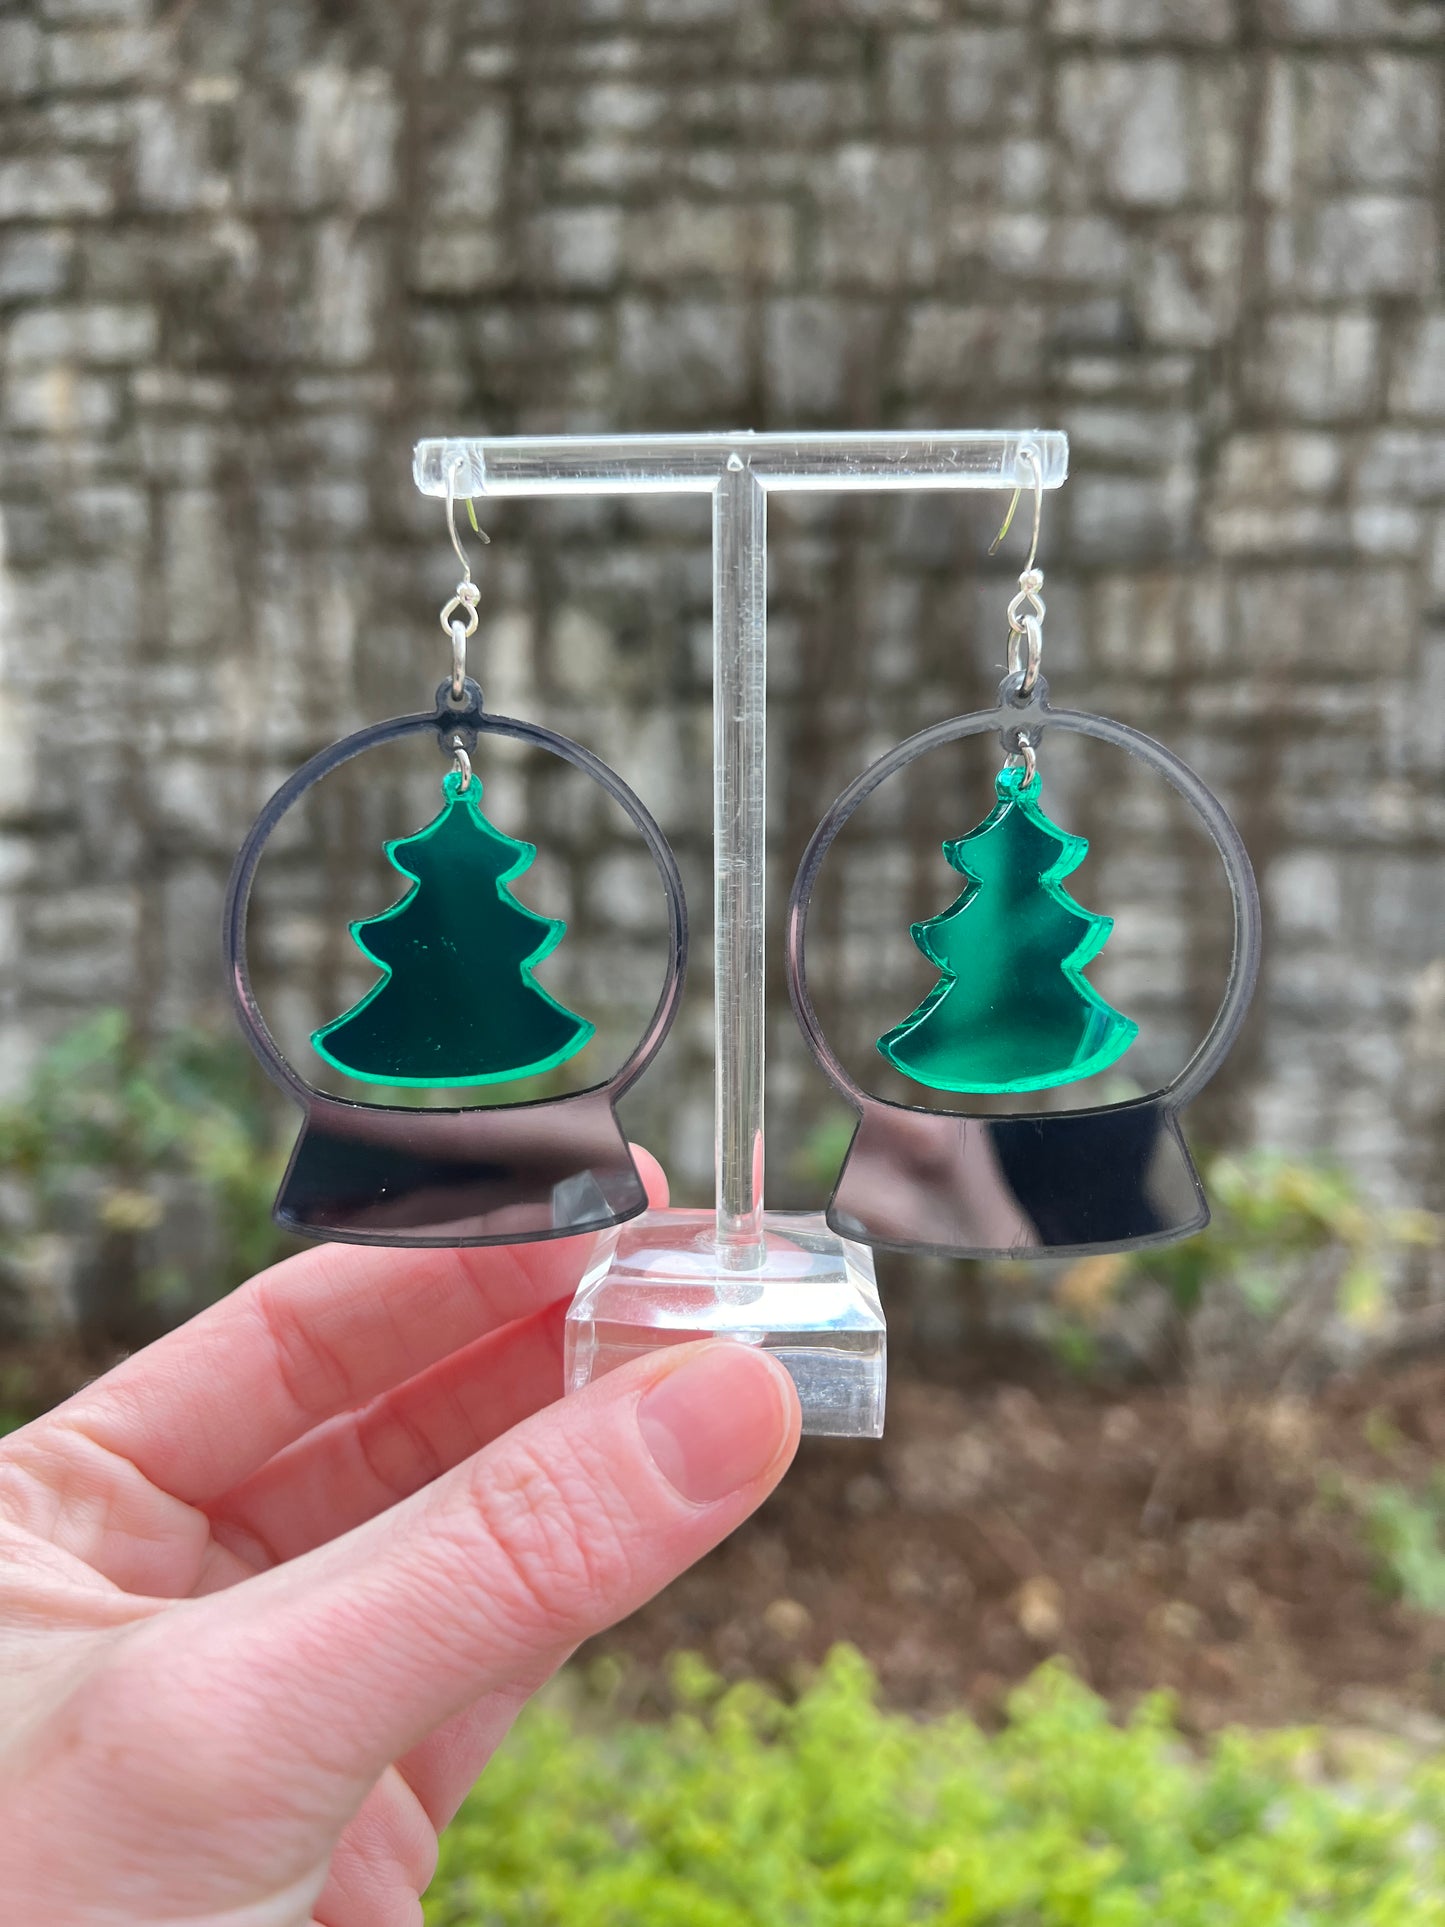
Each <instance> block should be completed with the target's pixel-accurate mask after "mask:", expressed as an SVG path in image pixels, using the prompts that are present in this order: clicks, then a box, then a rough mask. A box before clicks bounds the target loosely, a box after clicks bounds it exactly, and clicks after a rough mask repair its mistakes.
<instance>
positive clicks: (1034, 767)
mask: <svg viewBox="0 0 1445 1927" xmlns="http://www.w3.org/2000/svg"><path fill="white" fill-rule="evenodd" d="M1015 741H1016V744H1017V747H1016V748H1015V750H1014V751H1013V755H1015V756H1017V757H1018V758H1019V759H1020V761H1021V762H1022V764H1023V772H1024V788H1025V789H1027V788H1028V786H1029V784H1030V783H1032V782H1033V780H1034V777H1035V776H1036V775H1037V774H1038V768H1039V759H1038V756H1037V754H1036V753H1035V751H1034V746H1033V743H1032V741H1031V740H1030V737H1029V733H1028V731H1027V730H1025V729H1021V730H1020V731H1019V733H1018V736H1017V737H1016V739H1015ZM1009 760H1010V761H1012V760H1013V758H1012V756H1011V757H1010V759H1009Z"/></svg>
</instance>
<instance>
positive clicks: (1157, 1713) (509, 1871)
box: [426, 1649, 1445, 1927]
mask: <svg viewBox="0 0 1445 1927" xmlns="http://www.w3.org/2000/svg"><path fill="white" fill-rule="evenodd" d="M675 1693H676V1697H677V1700H678V1702H679V1706H678V1710H677V1711H676V1712H675V1713H674V1714H673V1715H672V1717H671V1718H670V1720H669V1721H668V1722H667V1723H666V1724H663V1725H641V1724H637V1723H634V1722H630V1721H616V1720H613V1721H606V1720H604V1721H602V1722H597V1721H590V1720H586V1719H583V1718H580V1717H578V1716H577V1715H576V1714H573V1715H572V1716H570V1717H569V1716H567V1715H566V1714H564V1713H563V1712H561V1711H559V1710H556V1709H555V1708H545V1707H544V1708H541V1709H537V1708H533V1709H532V1710H530V1711H529V1712H527V1713H526V1714H525V1715H524V1716H523V1718H522V1720H521V1722H520V1724H519V1726H518V1729H517V1731H516V1733H515V1734H514V1735H513V1737H512V1739H511V1740H510V1741H509V1742H508V1744H507V1745H506V1746H505V1747H504V1748H503V1750H502V1752H501V1753H500V1755H499V1756H498V1758H497V1759H496V1760H495V1761H494V1762H493V1764H492V1766H491V1767H490V1768H489V1769H488V1771H487V1773H486V1775H485V1776H484V1778H483V1779H482V1781H481V1783H480V1785H479V1786H478V1787H477V1788H476V1789H475V1790H474V1792H473V1793H472V1795H471V1796H470V1798H469V1799H468V1800H467V1802H466V1804H465V1806H464V1807H463V1808H462V1811H461V1813H460V1815H459V1816H458V1818H457V1820H456V1822H455V1824H454V1825H453V1826H452V1828H451V1829H450V1831H449V1832H448V1833H447V1834H446V1835H445V1837H444V1839H443V1841H442V1852H441V1864H440V1868H439V1871H438V1874H437V1877H436V1881H435V1883H434V1886H433V1888H432V1891H431V1893H430V1894H429V1896H428V1899H427V1906H426V1918H427V1920H428V1922H429V1923H430V1927H563V1924H564V1923H565V1927H757V1923H759V1922H766V1923H768V1927H909V1924H910V1923H913V1922H927V1923H936V1927H1156V1923H1159V1922H1167V1923H1168V1927H1240V1924H1241V1923H1245V1922H1248V1923H1249V1927H1304V1923H1306V1922H1308V1923H1310V1924H1311V1927H1331V1923H1339V1927H1346V1923H1348V1927H1445V1849H1442V1832H1441V1829H1442V1825H1445V1770H1442V1769H1441V1768H1440V1767H1439V1766H1437V1765H1429V1766H1426V1767H1422V1768H1419V1769H1417V1770H1416V1771H1415V1772H1414V1773H1413V1774H1410V1775H1406V1776H1405V1777H1404V1778H1403V1779H1402V1780H1401V1783H1400V1784H1399V1785H1397V1786H1394V1787H1391V1788H1384V1787H1359V1786H1351V1787H1349V1788H1346V1789H1341V1788H1337V1787H1335V1786H1334V1785H1332V1784H1330V1783H1328V1782H1327V1781H1325V1780H1323V1779H1322V1778H1321V1776H1320V1772H1319V1765H1318V1760H1319V1749H1318V1746H1317V1744H1316V1742H1315V1741H1314V1740H1313V1739H1312V1737H1311V1736H1310V1735H1308V1734H1275V1735H1265V1736H1248V1735H1245V1734H1240V1733H1228V1734H1225V1735H1223V1736H1221V1737H1220V1738H1219V1739H1218V1740H1216V1741H1215V1742H1214V1743H1213V1745H1212V1746H1211V1747H1210V1748H1209V1750H1208V1752H1207V1754H1206V1755H1205V1756H1204V1757H1202V1758H1198V1757H1196V1756H1194V1755H1193V1754H1192V1753H1191V1752H1190V1751H1189V1750H1188V1749H1187V1748H1186V1746H1185V1745H1184V1744H1183V1742H1182V1741H1181V1739H1180V1737H1179V1735H1178V1733H1177V1731H1176V1730H1175V1728H1174V1726H1173V1723H1172V1717H1171V1712H1170V1708H1169V1706H1168V1704H1167V1703H1166V1702H1165V1701H1163V1700H1162V1699H1157V1698H1156V1699H1153V1700H1150V1701H1149V1702H1147V1703H1146V1704H1145V1705H1144V1706H1143V1707H1142V1708H1141V1709H1140V1711H1139V1712H1138V1713H1137V1714H1136V1715H1135V1717H1134V1718H1133V1719H1132V1720H1131V1721H1130V1723H1129V1724H1128V1725H1127V1726H1124V1727H1122V1728H1121V1727H1118V1726H1115V1725H1114V1724H1113V1723H1112V1722H1111V1720H1110V1718H1109V1715H1108V1712H1107V1709H1106V1708H1105V1707H1104V1705H1103V1704H1102V1703H1101V1702H1100V1701H1099V1700H1097V1699H1096V1698H1094V1696H1093V1695H1092V1694H1091V1693H1089V1692H1087V1691H1086V1690H1085V1689H1084V1688H1083V1687H1082V1686H1080V1685H1079V1684H1078V1683H1077V1682H1076V1681H1075V1680H1074V1679H1073V1678H1072V1677H1071V1676H1070V1675H1069V1674H1068V1673H1067V1672H1066V1671H1064V1670H1062V1669H1061V1668H1060V1667H1058V1666H1056V1665H1054V1666H1048V1667H1045V1668H1044V1669H1043V1670H1042V1671H1041V1672H1040V1673H1038V1674H1037V1675H1036V1676H1035V1677H1034V1679H1033V1680H1032V1681H1030V1682H1029V1683H1028V1684H1027V1685H1026V1686H1025V1687H1024V1688H1022V1689H1021V1690H1020V1691H1019V1692H1018V1693H1017V1694H1016V1695H1015V1697H1014V1699H1013V1702H1012V1705H1011V1713H1010V1719H1009V1723H1008V1726H1007V1728H1006V1729H1005V1730H1004V1731H1003V1732H1002V1733H1000V1734H999V1735H998V1736H996V1737H993V1738H990V1737H988V1736H986V1735H985V1734H983V1733H982V1732H980V1730H979V1729H978V1728H977V1727H975V1726H974V1725H973V1724H972V1723H971V1722H970V1721H969V1720H968V1719H967V1718H965V1717H964V1716H963V1715H961V1714H955V1715H953V1716H951V1717H949V1718H947V1719H943V1720H939V1721H936V1722H933V1723H929V1724H918V1723H915V1722H914V1721H912V1720H910V1719H907V1718H905V1717H904V1716H902V1715H898V1714H890V1713H885V1712H883V1711H880V1710H879V1709H878V1708H877V1706H876V1705H875V1702H874V1695H873V1682H872V1679H871V1677H870V1675H869V1673H868V1670H867V1668H866V1666H865V1665H864V1663H863V1661H862V1660H861V1659H859V1658H858V1656H857V1655H856V1654H854V1653H852V1652H850V1651H848V1650H846V1649H840V1650H838V1651H835V1652H834V1653H833V1655H832V1657H831V1658H830V1659H829V1660H828V1662H827V1664H826V1665H825V1666H824V1668H823V1669H822V1671H821V1672H820V1674H819V1675H818V1677H817V1679H816V1680H815V1682H814V1684H813V1685H812V1686H811V1687H810V1688H809V1689H808V1691H807V1692H805V1693H804V1694H803V1696H802V1697H801V1699H800V1700H799V1701H798V1702H797V1703H796V1704H795V1705H792V1706H785V1705H783V1704H782V1703H780V1702H779V1701H778V1700H777V1699H775V1698H773V1697H772V1696H771V1695H770V1694H769V1693H768V1692H767V1691H765V1690H764V1689H763V1688H762V1687H760V1686H758V1685H755V1684H748V1685H743V1686H735V1687H733V1688H731V1689H729V1690H728V1691H725V1692H724V1691H722V1690H721V1687H720V1683H719V1682H717V1681H715V1680H713V1679H711V1678H709V1677H708V1676H707V1675H706V1673H705V1671H704V1669H702V1667H701V1666H700V1665H699V1663H698V1662H696V1661H689V1662H685V1663H682V1664H680V1665H679V1668H678V1676H677V1678H676V1680H675Z"/></svg>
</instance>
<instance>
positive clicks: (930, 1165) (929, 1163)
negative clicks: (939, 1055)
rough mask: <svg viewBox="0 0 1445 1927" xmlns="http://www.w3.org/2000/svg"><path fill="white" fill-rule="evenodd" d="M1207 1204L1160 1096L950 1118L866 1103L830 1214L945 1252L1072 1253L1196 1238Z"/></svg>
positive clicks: (879, 1234) (861, 1228)
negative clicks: (1087, 1107) (1084, 1107)
mask: <svg viewBox="0 0 1445 1927" xmlns="http://www.w3.org/2000/svg"><path fill="white" fill-rule="evenodd" d="M1208 1222H1209V1207H1208V1205H1207V1204H1206V1203H1205V1201H1204V1193H1203V1191H1202V1189H1201V1188H1200V1184H1199V1179H1198V1177H1197V1176H1196V1175H1195V1170H1194V1166H1193V1164H1192V1163H1191V1161H1190V1158H1189V1153H1188V1151H1187V1150H1186V1149H1185V1148H1184V1140H1183V1138H1182V1137H1181V1136H1180V1132H1179V1124H1178V1120H1177V1119H1176V1118H1175V1116H1174V1113H1173V1111H1172V1110H1171V1109H1170V1108H1169V1106H1168V1105H1167V1104H1165V1103H1164V1101H1163V1100H1162V1098H1160V1097H1159V1096H1157V1095H1156V1096H1152V1097H1144V1098H1140V1099H1138V1101H1137V1102H1135V1103H1132V1104H1119V1105H1114V1106H1111V1107H1110V1108H1108V1109H1106V1110H1098V1111H1057V1112H1040V1113H1038V1114H1037V1115H1034V1116H1015V1117H960V1116H957V1115H955V1114H952V1113H948V1112H941V1111H923V1110H911V1109H908V1108H905V1107H904V1106H903V1105H901V1104H885V1103H883V1102H881V1101H879V1100H877V1099H867V1098H865V1100H864V1104H863V1114H862V1117H861V1119H860V1121H859V1125H858V1129H857V1131H856V1132H855V1134H854V1137H853V1142H852V1144H851V1145H850V1146H849V1148H848V1155H847V1158H846V1159H845V1161H844V1164H843V1169H842V1171H841V1173H840V1174H839V1177H838V1185H837V1189H836V1190H835V1191H834V1193H833V1198H832V1202H831V1203H830V1205H829V1207H828V1223H829V1224H830V1225H831V1226H832V1227H833V1229H834V1230H835V1231H836V1232H838V1233H839V1235H840V1236H842V1237H844V1238H856V1239H858V1240H860V1241H861V1242H862V1243H864V1244H869V1245H884V1246H893V1247H895V1248H897V1249H900V1250H908V1251H927V1252H933V1253H935V1254H937V1255H938V1256H941V1257H949V1258H954V1257H965V1258H989V1257H998V1258H1019V1257H1028V1256H1033V1257H1045V1256H1047V1255H1049V1254H1050V1253H1052V1254H1054V1255H1056V1256H1059V1257H1067V1256H1082V1255H1084V1254H1085V1253H1088V1252H1091V1251H1113V1250H1117V1249H1118V1248H1119V1247H1120V1246H1121V1245H1130V1246H1132V1245H1143V1244H1162V1243H1165V1242H1166V1241H1168V1240H1170V1239H1173V1238H1185V1237H1188V1236H1189V1235H1190V1233H1191V1232H1195V1231H1202V1230H1203V1228H1204V1226H1205V1225H1206V1224H1208Z"/></svg>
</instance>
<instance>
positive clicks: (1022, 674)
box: [1008, 615, 1044, 696]
mask: <svg viewBox="0 0 1445 1927" xmlns="http://www.w3.org/2000/svg"><path fill="white" fill-rule="evenodd" d="M1025 645H1027V647H1025ZM1043 655H1044V630H1043V624H1042V623H1041V622H1040V621H1039V618H1038V617H1037V616H1035V615H1027V616H1025V617H1024V619H1023V621H1022V623H1021V624H1020V625H1019V627H1018V628H1017V629H1015V630H1013V631H1012V633H1011V634H1010V636H1009V639H1008V672H1009V674H1010V675H1011V676H1017V677H1018V679H1019V686H1018V693H1019V695H1020V696H1032V694H1033V693H1034V685H1035V683H1037V681H1038V679H1039V664H1040V663H1041V662H1042V661H1043Z"/></svg>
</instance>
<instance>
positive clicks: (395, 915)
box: [311, 773, 595, 1086]
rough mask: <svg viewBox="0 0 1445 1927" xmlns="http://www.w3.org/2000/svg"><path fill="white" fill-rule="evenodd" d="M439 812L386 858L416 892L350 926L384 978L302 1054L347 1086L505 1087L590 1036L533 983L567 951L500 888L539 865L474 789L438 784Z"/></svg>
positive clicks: (549, 923)
mask: <svg viewBox="0 0 1445 1927" xmlns="http://www.w3.org/2000/svg"><path fill="white" fill-rule="evenodd" d="M442 788H443V790H444V791H445V793H446V799H447V800H446V803H445V804H444V806H443V808H442V810H441V812H440V814H439V815H438V816H437V817H436V818H435V819H434V820H433V821H432V822H430V823H428V825H427V826H426V828H425V829H424V830H418V831H417V833H416V835H415V836H405V837H397V838H395V839H393V841H391V842H390V843H388V844H387V845H386V854H387V857H388V859H389V861H390V862H391V864H392V865H393V867H394V868H395V869H397V870H399V871H400V872H401V874H402V875H403V876H404V877H409V878H410V879H411V882H412V887H411V889H410V890H408V891H407V893H406V895H405V896H404V897H403V898H402V899H401V900H400V902H398V903H394V904H393V905H392V906H391V908H390V909H389V910H383V911H382V912H381V914H380V916H376V917H367V918H365V919H363V920H362V921H361V922H358V923H353V924H352V926H351V935H352V937H353V938H354V940H355V942H356V945H357V948H358V949H359V950H360V951H361V952H362V954H363V955H364V956H365V957H366V958H367V959H368V961H369V962H371V963H374V964H376V965H377V967H378V968H379V969H380V970H381V971H382V973H383V974H382V977H381V979H380V981H379V982H378V983H375V984H373V986H372V987H371V989H370V990H369V991H368V992H367V993H366V995H365V996H364V997H363V998H362V999H361V1001H360V1002H359V1003H357V1004H353V1006H352V1007H351V1009H350V1010H348V1011H346V1012H345V1013H344V1014H343V1015H342V1016H340V1017H337V1018H335V1019H334V1020H333V1021H332V1022H331V1023H329V1024H323V1025H322V1027H321V1029H320V1030H317V1031H313V1032H312V1036H311V1042H312V1043H313V1044H314V1045H315V1047H316V1049H317V1050H318V1051H319V1052H320V1053H321V1055H322V1056H323V1057H324V1058H325V1059H326V1061H327V1063H329V1064H334V1065H335V1066H336V1068H337V1070H339V1071H345V1073H346V1075H347V1076H348V1077H360V1078H364V1079H366V1081H367V1082H368V1083H374V1084H420V1085H431V1086H443V1085H452V1084H501V1083H504V1082H506V1081H508V1080H509V1079H512V1078H518V1077H530V1076H532V1075H534V1074H535V1073H536V1072H538V1071H546V1070H551V1069H552V1068H553V1066H554V1065H557V1064H562V1063H565V1062H566V1060H567V1059H568V1058H569V1057H573V1056H575V1055H576V1053H577V1052H578V1051H579V1050H581V1048H582V1046H583V1045H584V1044H585V1043H586V1042H587V1040H588V1038H589V1037H591V1035H592V1032H593V1030H594V1028H595V1026H594V1025H592V1024H590V1023H589V1022H588V1021H587V1019H586V1018H585V1017H578V1016H576V1015H575V1014H574V1013H573V1012H572V1011H570V1010H568V1009H567V1008H566V1007H565V1006H564V1005H562V1004H559V1003H558V1002H557V1000H556V998H555V997H551V996H549V995H548V993H547V992H546V991H545V990H544V989H543V988H542V986H541V985H540V984H539V983H538V982H537V980H536V978H535V977H534V976H533V974H532V972H533V970H534V968H535V967H536V965H538V964H539V963H541V961H542V959H543V958H544V957H546V956H549V955H550V954H551V952H552V951H553V950H555V949H556V947H557V945H558V944H559V943H560V942H561V941H562V937H563V934H564V932H565V930H566V928H567V926H566V924H565V923H563V922H562V920H561V919H560V918H556V917H543V916H539V915H538V914H537V912H536V911H535V910H528V909H527V908H526V907H525V906H524V905H523V904H520V903H518V902H517V900H516V898H515V897H514V896H513V895H512V893H511V891H510V890H509V889H508V888H507V886H508V884H509V883H511V882H512V880H513V879H514V878H515V877H519V876H521V874H522V872H523V871H524V870H526V869H527V868H528V867H529V865H530V864H531V861H532V859H533V857H534V856H535V855H536V854H537V852H536V849H535V847H534V846H533V845H532V844H530V843H519V842H518V841H516V839H515V838H513V837H510V836H504V835H503V834H502V832H501V831H500V830H498V829H496V828H495V827H494V826H493V825H492V824H491V823H489V822H488V821H487V819H486V817H485V816H483V814H482V785H481V780H480V778H478V777H477V776H475V775H474V776H473V777H472V778H471V781H470V782H469V783H468V784H467V785H466V787H465V789H464V788H463V787H462V779H461V777H460V775H459V774H455V773H454V774H452V775H449V776H447V777H446V778H445V780H444V781H443V784H442Z"/></svg>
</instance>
